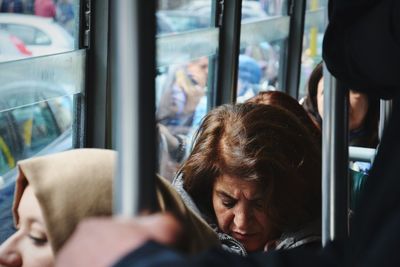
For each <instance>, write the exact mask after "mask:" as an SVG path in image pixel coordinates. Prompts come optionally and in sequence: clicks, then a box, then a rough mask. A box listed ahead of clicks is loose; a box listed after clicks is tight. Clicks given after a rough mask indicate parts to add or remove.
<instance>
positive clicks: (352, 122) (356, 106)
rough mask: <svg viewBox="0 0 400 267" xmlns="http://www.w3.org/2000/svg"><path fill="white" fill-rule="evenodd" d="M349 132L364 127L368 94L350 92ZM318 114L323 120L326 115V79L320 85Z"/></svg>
mask: <svg viewBox="0 0 400 267" xmlns="http://www.w3.org/2000/svg"><path fill="white" fill-rule="evenodd" d="M349 103H350V104H349V130H350V131H351V130H355V129H358V128H360V127H361V126H362V124H363V123H364V119H365V116H366V115H367V112H368V97H367V95H366V94H363V93H359V92H356V91H353V90H350V92H349ZM317 105H318V113H319V115H320V116H321V118H323V114H324V79H321V80H320V81H319V83H318V91H317Z"/></svg>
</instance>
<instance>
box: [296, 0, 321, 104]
mask: <svg viewBox="0 0 400 267" xmlns="http://www.w3.org/2000/svg"><path fill="white" fill-rule="evenodd" d="M326 8H327V0H307V10H306V17H305V25H304V37H303V53H302V59H301V76H300V88H299V99H301V98H303V97H304V96H305V95H306V86H307V85H306V84H307V80H308V77H309V76H310V74H311V72H312V70H313V69H314V67H315V66H316V65H317V64H318V63H319V62H321V60H322V40H323V38H324V32H325V25H326V20H327V18H326V14H327V13H326Z"/></svg>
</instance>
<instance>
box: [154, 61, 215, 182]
mask: <svg viewBox="0 0 400 267" xmlns="http://www.w3.org/2000/svg"><path fill="white" fill-rule="evenodd" d="M208 62H209V58H208V57H201V58H198V59H196V60H194V61H191V62H189V63H186V64H183V65H174V66H169V67H168V68H165V69H164V70H163V71H162V72H161V70H159V71H160V74H159V75H158V77H157V92H156V95H157V99H158V101H157V103H156V106H157V112H156V119H157V124H158V125H157V126H158V129H159V141H160V149H159V172H160V174H161V175H162V176H164V177H166V178H167V179H170V180H171V179H172V178H173V176H174V174H175V172H176V171H177V170H178V168H179V165H180V163H181V162H182V161H183V160H184V159H185V158H186V156H187V152H188V149H189V148H190V143H191V140H192V137H193V134H194V132H195V130H196V129H197V127H198V126H199V124H200V122H201V119H202V118H203V117H204V115H205V114H206V112H207V93H206V92H207V79H208Z"/></svg>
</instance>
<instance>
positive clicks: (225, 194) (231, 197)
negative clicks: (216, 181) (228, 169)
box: [217, 190, 236, 200]
mask: <svg viewBox="0 0 400 267" xmlns="http://www.w3.org/2000/svg"><path fill="white" fill-rule="evenodd" d="M217 195H218V196H219V197H223V198H230V199H232V200H236V198H235V197H233V196H231V195H229V194H228V193H227V192H225V191H222V190H217Z"/></svg>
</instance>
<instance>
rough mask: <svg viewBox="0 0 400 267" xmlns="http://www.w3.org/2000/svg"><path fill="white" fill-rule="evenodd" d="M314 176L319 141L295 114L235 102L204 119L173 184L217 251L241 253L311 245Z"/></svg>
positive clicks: (315, 240) (315, 214)
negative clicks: (215, 238) (210, 232)
mask: <svg viewBox="0 0 400 267" xmlns="http://www.w3.org/2000/svg"><path fill="white" fill-rule="evenodd" d="M320 176H321V150H320V146H319V145H318V142H316V141H315V140H314V138H313V137H312V134H311V133H310V132H309V129H308V128H306V127H304V126H303V125H302V123H301V122H300V121H299V120H298V119H297V118H296V117H295V116H293V115H292V114H290V113H289V112H287V111H285V110H283V109H281V108H276V107H272V106H267V105H255V104H238V105H224V106H220V107H218V108H216V109H214V110H212V111H211V112H210V113H209V114H208V115H207V116H206V117H205V119H204V121H203V123H202V125H201V126H200V128H199V131H198V133H197V135H196V139H195V145H194V148H193V151H192V152H191V154H190V156H189V158H188V160H187V161H186V162H185V163H184V164H183V167H182V168H181V170H180V172H179V174H178V176H177V177H176V178H175V179H174V182H173V185H174V186H175V188H176V189H177V191H178V192H179V193H180V194H181V196H182V197H183V199H184V200H185V202H186V204H187V205H188V206H189V207H191V208H192V209H193V210H194V211H196V212H197V213H199V214H201V216H202V217H203V218H205V220H206V221H207V222H208V223H209V224H210V226H211V227H213V228H214V229H215V231H216V232H217V233H218V235H219V238H220V240H221V243H222V244H223V247H224V248H225V249H227V250H229V251H231V252H236V253H238V254H241V255H246V254H247V253H248V252H256V251H266V250H273V249H288V248H294V247H298V246H302V245H310V246H315V247H319V245H320V214H321V177H320ZM238 241H239V242H238Z"/></svg>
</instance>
